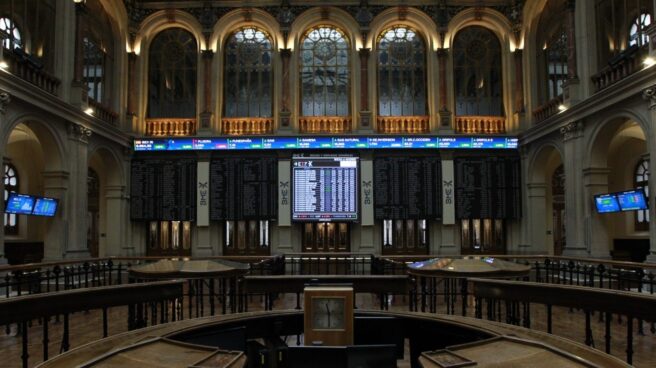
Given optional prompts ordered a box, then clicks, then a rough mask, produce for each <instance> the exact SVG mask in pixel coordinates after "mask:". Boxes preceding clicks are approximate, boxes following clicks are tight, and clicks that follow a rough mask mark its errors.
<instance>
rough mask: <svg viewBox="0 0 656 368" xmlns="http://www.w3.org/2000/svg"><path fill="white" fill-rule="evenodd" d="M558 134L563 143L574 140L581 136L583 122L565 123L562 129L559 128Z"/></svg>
mask: <svg viewBox="0 0 656 368" xmlns="http://www.w3.org/2000/svg"><path fill="white" fill-rule="evenodd" d="M560 134H562V136H563V141H568V140H570V139H575V138H579V137H582V136H583V121H580V120H579V121H572V122H570V123H567V125H565V126H564V127H561V128H560Z"/></svg>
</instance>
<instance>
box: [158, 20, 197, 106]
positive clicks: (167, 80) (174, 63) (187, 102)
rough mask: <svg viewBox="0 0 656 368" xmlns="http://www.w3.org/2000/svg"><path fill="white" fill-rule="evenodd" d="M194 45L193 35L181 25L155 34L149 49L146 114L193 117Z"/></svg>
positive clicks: (194, 83)
mask: <svg viewBox="0 0 656 368" xmlns="http://www.w3.org/2000/svg"><path fill="white" fill-rule="evenodd" d="M197 63H198V47H197V44H196V39H195V38H194V35H193V34H191V33H190V32H188V31H186V30H184V29H182V28H169V29H166V30H164V31H161V32H160V33H158V34H157V35H156V36H155V38H154V39H153V42H152V43H151V44H150V49H149V62H148V64H149V65H148V117H151V118H190V117H195V116H196V69H197Z"/></svg>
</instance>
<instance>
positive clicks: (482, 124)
mask: <svg viewBox="0 0 656 368" xmlns="http://www.w3.org/2000/svg"><path fill="white" fill-rule="evenodd" d="M455 131H456V133H465V134H474V133H476V134H503V133H505V132H506V118H505V117H503V116H456V121H455Z"/></svg>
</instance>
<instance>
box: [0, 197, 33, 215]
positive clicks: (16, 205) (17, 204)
mask: <svg viewBox="0 0 656 368" xmlns="http://www.w3.org/2000/svg"><path fill="white" fill-rule="evenodd" d="M34 200H35V198H34V196H31V195H26V194H18V193H9V197H8V198H7V203H6V204H5V212H6V213H15V214H18V215H31V214H32V211H33V210H34Z"/></svg>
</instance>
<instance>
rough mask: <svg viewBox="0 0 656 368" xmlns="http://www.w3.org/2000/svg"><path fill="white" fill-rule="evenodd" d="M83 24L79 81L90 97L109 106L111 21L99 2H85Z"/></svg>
mask: <svg viewBox="0 0 656 368" xmlns="http://www.w3.org/2000/svg"><path fill="white" fill-rule="evenodd" d="M86 6H87V11H86V12H85V13H84V14H85V15H84V18H83V23H82V24H83V25H82V30H83V31H82V34H81V37H82V50H83V52H82V57H83V59H82V78H83V81H84V84H85V85H86V87H87V93H88V96H89V98H91V99H93V100H94V101H96V102H98V103H102V104H103V105H105V106H108V107H109V105H110V104H111V97H112V96H111V95H112V93H111V84H112V83H111V78H112V75H111V74H112V73H111V71H112V66H113V54H114V34H113V30H112V25H111V22H112V21H111V19H110V17H109V15H108V14H107V12H106V11H105V8H103V6H102V4H101V3H100V1H99V0H88V1H87V2H86Z"/></svg>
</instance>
